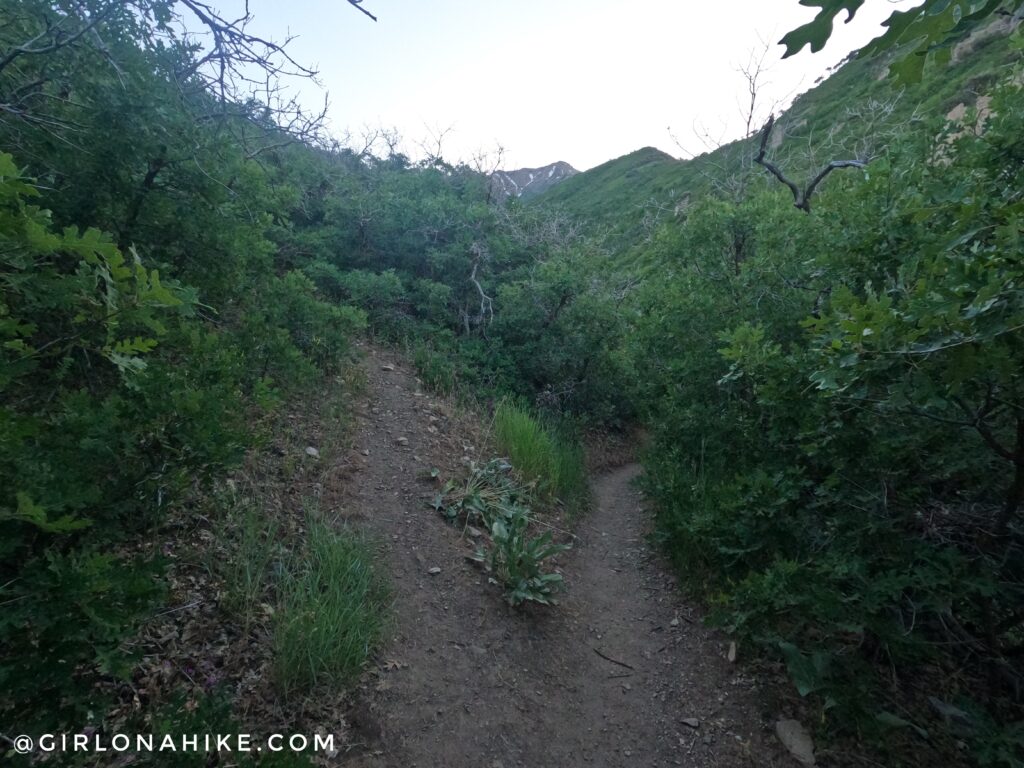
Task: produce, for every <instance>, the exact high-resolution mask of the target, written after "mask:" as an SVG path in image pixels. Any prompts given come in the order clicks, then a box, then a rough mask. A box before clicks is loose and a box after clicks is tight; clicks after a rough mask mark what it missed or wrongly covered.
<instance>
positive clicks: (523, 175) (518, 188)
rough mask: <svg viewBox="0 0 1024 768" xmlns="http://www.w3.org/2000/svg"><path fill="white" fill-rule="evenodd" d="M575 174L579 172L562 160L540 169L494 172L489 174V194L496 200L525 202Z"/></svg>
mask: <svg viewBox="0 0 1024 768" xmlns="http://www.w3.org/2000/svg"><path fill="white" fill-rule="evenodd" d="M577 173H579V171H577V170H576V169H575V168H573V167H572V166H571V165H569V164H568V163H567V162H565V161H564V160H559V161H558V162H555V163H551V164H549V165H544V166H541V167H540V168H519V169H518V170H515V171H495V172H494V173H492V174H491V192H492V194H493V196H494V197H495V199H497V200H507V199H508V198H510V197H518V198H520V199H521V200H526V199H529V198H531V197H536V196H537V195H539V194H541V193H543V192H545V191H547V190H549V189H551V187H553V186H555V185H556V184H558V183H559V182H562V181H565V180H566V179H568V178H569V177H571V176H575V175H576V174H577Z"/></svg>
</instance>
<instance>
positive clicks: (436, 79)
mask: <svg viewBox="0 0 1024 768" xmlns="http://www.w3.org/2000/svg"><path fill="white" fill-rule="evenodd" d="M215 4H216V3H215ZM913 4H914V0H909V1H908V0H902V2H891V1H890V0H867V2H866V3H865V4H864V7H863V8H861V10H860V11H859V12H858V14H857V16H856V18H855V19H854V21H853V22H852V23H850V24H842V23H839V24H837V31H836V34H834V35H833V38H832V40H831V41H830V42H829V44H828V45H827V46H826V48H825V50H824V51H822V52H821V53H817V54H812V53H810V49H804V51H803V52H802V53H801V54H799V55H798V56H795V57H793V58H791V59H787V60H785V61H782V60H781V55H782V47H781V46H778V45H775V43H776V42H777V41H778V40H779V38H781V37H782V35H783V34H785V33H786V32H788V31H789V30H790V29H793V28H794V27H796V26H798V25H800V24H801V23H803V22H805V21H807V20H810V19H811V18H813V17H814V14H815V13H816V10H817V9H813V8H807V7H803V6H800V5H799V4H798V2H797V0H731V1H727V0H701V1H700V2H695V1H694V0H515V1H514V2H512V1H510V0H506V1H505V2H501V0H364V2H363V5H364V7H365V8H366V9H367V10H369V11H371V12H372V13H374V14H375V15H376V16H377V17H378V19H379V21H377V22H376V23H374V22H373V21H371V20H370V19H368V18H366V17H365V16H363V15H362V14H360V13H359V12H358V11H356V10H355V9H354V8H352V7H351V6H350V5H349V4H348V3H347V2H344V0H329V1H327V0H287V1H285V2H275V1H273V0H251V2H250V7H251V10H252V12H253V13H254V15H255V17H256V18H255V21H254V23H253V26H252V27H251V29H252V30H253V31H255V32H258V33H261V34H265V35H270V36H272V37H274V38H275V39H280V38H282V37H284V36H285V35H286V34H291V35H295V36H297V38H296V39H295V40H294V41H293V42H292V44H291V45H290V47H289V50H290V51H291V53H292V55H293V56H294V57H295V58H296V59H297V60H298V61H300V62H302V63H307V64H312V65H315V66H316V67H317V68H318V69H319V71H320V79H321V81H322V83H323V86H324V88H326V89H327V91H328V92H329V94H330V104H331V107H330V111H329V113H328V118H329V120H330V127H331V129H332V132H333V133H335V134H336V135H342V134H343V133H344V132H345V131H346V130H348V131H350V132H351V133H352V134H355V135H358V134H360V133H361V132H362V131H363V129H364V127H366V126H369V127H374V126H384V127H388V128H395V129H397V130H398V131H399V133H400V134H401V135H402V136H403V137H404V139H405V142H404V147H403V149H405V151H407V153H408V154H410V155H412V156H416V155H418V154H420V153H419V150H418V149H417V144H418V143H419V142H423V141H425V140H429V136H430V135H431V134H435V135H436V134H439V133H440V132H442V131H445V130H448V133H446V135H445V137H444V142H443V152H444V156H445V158H446V159H448V160H449V161H456V160H460V159H468V158H470V157H471V156H472V155H473V154H475V153H477V152H479V151H493V150H494V149H495V147H496V146H498V145H499V144H500V145H501V146H502V147H504V149H505V155H504V163H503V166H504V167H505V168H506V169H514V168H520V167H535V166H541V165H546V164H547V163H551V162H554V161H556V160H565V161H567V162H569V163H570V164H572V165H573V166H575V167H576V168H578V169H579V170H586V169H588V168H591V167H593V166H595V165H599V164H601V163H603V162H604V161H606V160H610V159H612V158H615V157H619V156H621V155H624V154H627V153H629V152H632V151H633V150H636V149H639V148H641V147H645V146H654V147H658V148H659V149H662V150H664V151H666V152H668V153H669V154H671V155H673V156H676V157H680V156H684V157H685V156H687V154H686V153H687V152H688V153H690V154H694V153H699V152H701V151H703V150H704V145H703V144H702V143H701V141H700V139H699V138H698V137H697V135H696V133H700V132H701V131H702V130H703V131H704V132H705V133H709V134H711V135H712V138H713V139H714V140H717V141H726V140H731V139H734V138H738V137H739V136H740V134H742V132H743V119H742V117H741V108H740V106H739V103H740V102H741V101H742V100H743V99H744V98H745V96H744V88H745V82H744V79H743V77H742V75H741V74H740V73H739V71H738V70H739V68H740V67H741V66H742V65H743V64H744V63H745V62H746V61H747V60H748V59H749V57H750V53H751V51H754V50H763V48H764V46H763V43H762V42H760V41H762V40H764V41H768V42H770V43H771V44H772V45H771V48H770V50H769V53H768V58H767V61H766V64H767V65H768V67H769V71H768V73H767V75H766V77H765V86H764V93H765V102H766V103H765V109H767V106H768V102H770V101H775V100H779V99H786V98H787V97H789V98H792V96H795V95H797V94H798V93H800V92H802V91H805V90H807V89H808V88H810V87H811V86H812V85H813V84H814V81H815V79H816V78H817V77H819V76H820V75H822V74H824V73H825V72H826V70H827V69H828V68H829V67H831V66H833V65H834V64H836V63H837V62H838V61H840V60H841V59H842V58H843V57H844V56H845V55H846V54H847V53H849V51H851V50H853V49H854V48H856V47H859V46H861V45H863V44H864V43H866V42H867V41H869V40H870V39H871V38H873V37H875V36H876V35H877V34H878V33H879V32H880V31H881V28H880V26H879V24H880V23H881V22H882V21H883V20H884V19H886V18H888V16H889V14H890V13H892V11H893V10H895V9H896V8H903V7H907V6H908V5H913ZM219 5H220V7H221V8H222V10H224V11H230V10H233V9H235V8H237V7H238V6H239V5H240V3H239V2H238V0H220V3H219ZM840 18H845V14H843V15H842V16H841V17H840ZM302 96H303V99H307V100H308V101H309V102H310V103H311V104H313V103H315V102H316V101H317V100H318V99H320V100H322V95H318V94H317V93H316V92H315V91H314V90H312V89H308V88H304V89H303V92H302ZM762 116H764V115H762ZM701 126H703V129H701ZM669 127H671V135H670V132H669ZM449 129H450V130H449ZM672 135H674V136H675V137H676V138H677V139H678V145H677V144H676V143H675V142H674V141H673V138H672ZM684 150H685V151H684Z"/></svg>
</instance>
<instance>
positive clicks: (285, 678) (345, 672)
mask: <svg viewBox="0 0 1024 768" xmlns="http://www.w3.org/2000/svg"><path fill="white" fill-rule="evenodd" d="M278 592H279V608H278V611H277V614H276V616H275V621H274V672H275V676H276V681H277V684H278V686H279V688H280V689H281V691H282V693H283V694H284V695H285V696H288V695H290V694H293V693H296V692H302V691H308V690H309V689H311V688H313V687H314V686H316V685H318V684H320V683H345V682H348V681H351V680H352V679H353V678H354V677H355V676H356V675H357V674H358V673H359V671H360V670H361V669H362V668H363V665H364V664H365V663H366V660H367V658H368V657H369V656H370V653H371V652H372V650H373V648H374V646H375V645H376V643H377V641H378V640H379V639H380V637H381V633H382V631H383V627H384V616H385V610H386V607H387V600H388V596H387V589H386V587H385V586H384V583H383V581H382V579H381V577H380V575H379V574H378V573H377V572H376V570H375V569H374V567H373V556H372V554H371V552H370V548H369V546H368V543H367V542H366V540H365V539H363V538H362V537H361V536H360V535H358V534H357V533H355V532H354V531H351V530H347V529H341V530H335V529H334V528H332V527H331V526H330V525H328V524H327V523H326V522H324V521H323V520H320V519H318V518H316V517H313V516H311V517H310V520H309V523H308V526H307V529H306V545H305V547H304V549H303V551H301V552H299V553H296V556H295V557H294V558H293V561H292V563H291V565H290V567H289V568H288V569H287V570H286V571H285V572H284V573H283V574H282V578H281V582H280V585H279V589H278Z"/></svg>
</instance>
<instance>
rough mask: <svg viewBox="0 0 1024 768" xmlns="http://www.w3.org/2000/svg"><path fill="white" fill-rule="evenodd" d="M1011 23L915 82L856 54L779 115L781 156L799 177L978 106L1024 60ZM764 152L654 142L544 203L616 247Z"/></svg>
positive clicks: (977, 37) (776, 137)
mask: <svg viewBox="0 0 1024 768" xmlns="http://www.w3.org/2000/svg"><path fill="white" fill-rule="evenodd" d="M1008 31H1009V30H1008V27H1007V26H1006V24H1005V23H1004V22H1003V21H1001V20H999V21H996V22H994V23H993V24H990V25H989V26H988V27H986V28H984V29H982V30H979V31H978V32H976V33H974V34H973V35H972V36H971V37H970V38H968V40H966V41H965V42H963V43H961V44H960V45H958V46H956V47H955V48H954V49H952V50H951V58H950V61H949V63H948V64H946V65H945V66H931V67H930V68H929V69H928V70H926V72H925V77H924V79H923V80H922V82H920V83H917V84H914V85H911V86H901V85H899V84H897V83H895V82H894V81H893V80H892V79H890V78H887V77H886V74H887V72H888V58H887V57H882V56H879V57H874V58H870V59H851V60H849V61H847V62H846V63H845V64H844V65H842V66H841V67H839V68H838V69H837V71H836V72H835V73H834V74H832V75H831V76H830V77H828V78H827V79H825V80H824V81H822V82H821V83H820V84H818V85H817V86H816V87H814V88H812V89H811V90H809V91H807V92H806V93H804V94H802V95H801V96H799V97H798V98H797V99H796V100H795V101H794V102H793V104H792V105H791V107H790V108H789V109H788V110H787V111H786V113H785V114H784V115H783V116H782V117H781V118H780V119H779V120H778V123H777V127H776V129H775V131H774V134H773V142H772V145H773V146H772V151H771V155H772V156H773V159H775V160H776V162H777V163H779V164H781V165H782V166H783V167H784V168H785V169H786V170H787V171H789V170H790V169H792V170H793V172H794V173H795V174H796V175H798V176H799V175H801V174H802V173H806V172H807V171H809V170H810V169H811V167H812V166H813V167H818V166H819V165H820V164H822V163H825V162H828V161H829V160H831V159H836V158H849V157H857V156H871V155H877V154H880V153H881V152H883V151H884V149H885V145H886V142H887V139H888V138H890V137H891V136H893V135H894V134H895V133H897V132H899V131H901V130H904V129H906V128H907V127H908V126H909V125H910V124H911V123H912V122H914V121H916V120H919V119H923V118H929V117H936V116H939V115H946V114H948V113H949V112H950V111H951V110H953V109H954V108H956V107H957V106H958V105H960V104H963V105H964V106H965V107H968V108H970V107H973V106H975V105H976V103H977V101H978V98H979V97H982V96H984V95H985V94H986V93H987V92H988V91H989V90H990V89H991V88H992V86H993V85H994V84H995V83H997V82H998V81H1000V80H1001V79H1004V78H1005V76H1006V75H1007V73H1008V71H1009V67H1010V66H1011V65H1012V63H1013V62H1014V61H1016V60H1018V59H1019V56H1020V52H1019V51H1018V50H1017V49H1016V48H1015V47H1014V46H1013V45H1012V44H1011V43H1010V41H1009V39H1008V38H1007V34H1006V33H1007V32H1008ZM805 55H809V54H805ZM712 117H713V116H712ZM756 151H757V145H756V138H752V139H745V140H740V141H735V142H731V143H729V144H725V145H723V146H721V147H719V148H718V149H716V150H715V151H713V152H710V153H706V154H704V155H700V156H698V157H696V158H694V159H692V160H678V159H676V158H673V157H671V156H670V155H668V154H666V153H664V152H662V151H660V150H658V149H655V148H653V147H644V148H643V149H639V150H637V151H635V152H632V153H630V154H628V155H624V156H622V157H619V158H616V159H614V160H609V161H608V162H606V163H604V164H603V165H600V166H598V167H596V168H593V169H591V170H589V171H586V172H584V173H581V174H579V175H577V176H574V177H573V178H571V179H568V180H567V181H565V182H563V183H562V184H559V185H557V186H556V187H554V188H552V189H551V190H550V191H548V192H546V193H544V194H543V195H541V196H539V197H538V198H537V200H536V202H537V203H538V204H542V205H547V206H553V207H556V208H559V209H561V210H563V211H565V212H566V213H569V214H570V215H573V216H577V217H579V218H580V219H582V220H584V221H585V222H587V224H588V225H589V226H591V227H593V228H594V229H596V230H603V231H606V232H607V233H609V234H610V235H612V244H613V245H615V244H618V245H620V246H624V247H629V246H631V245H632V244H634V243H635V241H636V239H637V238H638V236H640V235H642V233H643V230H644V222H645V217H646V219H647V220H648V221H649V220H651V219H652V218H655V217H657V218H663V217H664V215H666V214H671V213H673V212H674V211H675V209H676V207H677V206H678V205H679V204H680V203H682V202H683V201H684V200H687V199H688V198H692V197H693V196H695V195H700V194H701V193H704V192H707V191H711V190H713V189H716V188H717V189H718V190H719V191H722V189H721V184H722V182H723V181H724V180H726V179H729V178H736V177H738V176H740V175H746V176H748V177H749V176H751V175H753V176H754V177H761V176H764V175H765V174H764V172H763V171H761V169H759V168H757V167H756V166H754V165H753V164H752V162H751V160H752V157H753V155H754V154H755V153H756Z"/></svg>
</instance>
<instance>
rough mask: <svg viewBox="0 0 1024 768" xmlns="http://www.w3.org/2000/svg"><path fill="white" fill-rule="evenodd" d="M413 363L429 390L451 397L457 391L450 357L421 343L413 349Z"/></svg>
mask: <svg viewBox="0 0 1024 768" xmlns="http://www.w3.org/2000/svg"><path fill="white" fill-rule="evenodd" d="M412 363H413V366H414V367H415V368H416V373H417V374H418V375H419V377H420V380H422V381H423V384H424V386H426V387H427V388H428V389H430V390H432V391H434V392H439V393H440V394H443V395H450V394H451V393H452V392H453V391H454V390H455V367H454V366H453V365H452V362H451V359H450V356H449V355H445V354H442V353H440V352H436V351H435V350H434V349H432V348H431V347H429V346H427V345H426V344H424V343H423V342H419V343H417V344H416V346H415V347H413V351H412Z"/></svg>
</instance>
